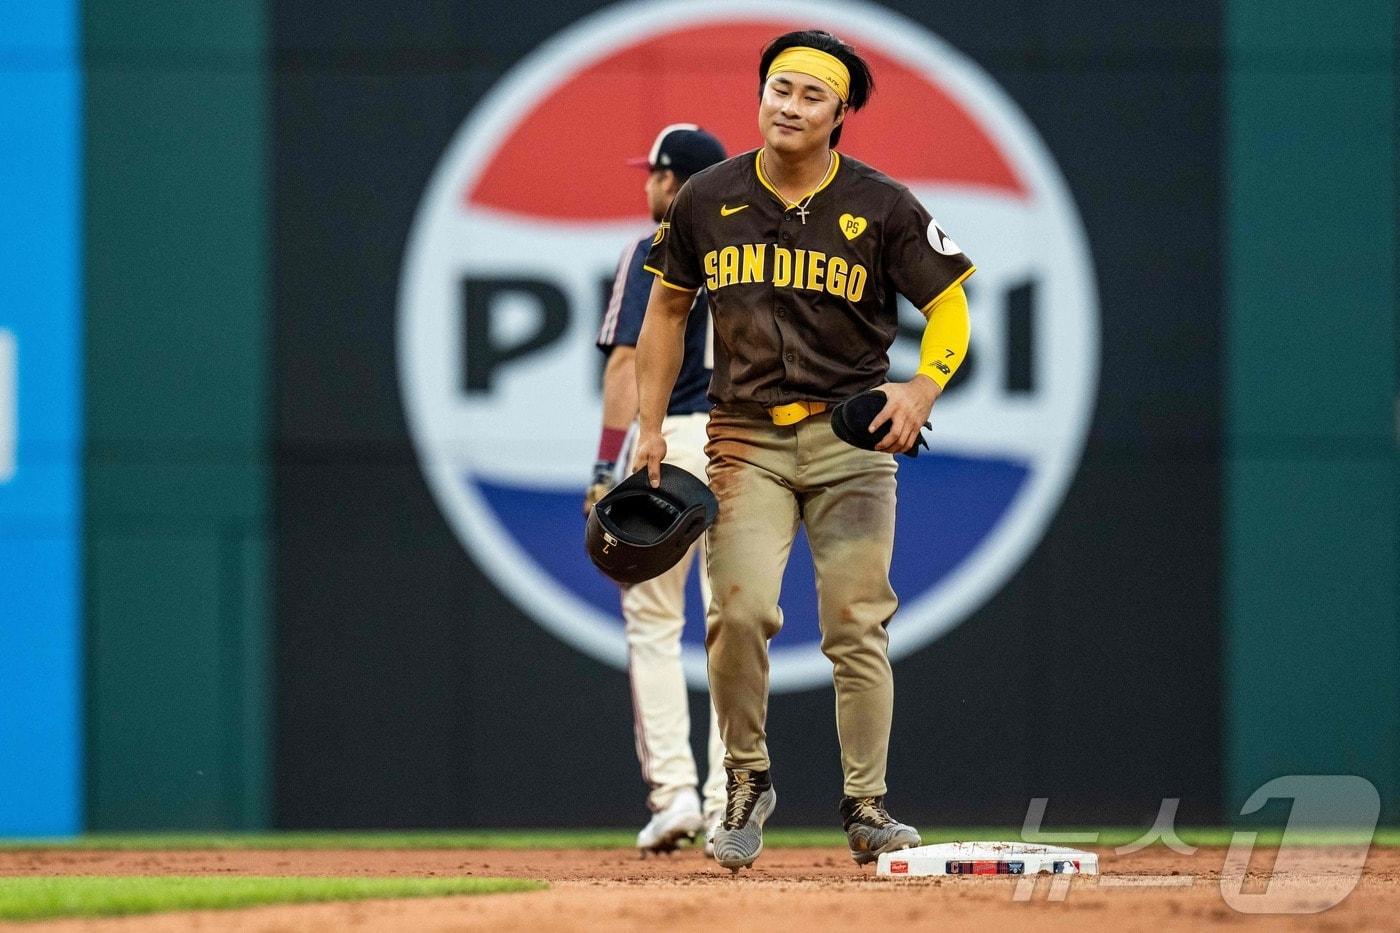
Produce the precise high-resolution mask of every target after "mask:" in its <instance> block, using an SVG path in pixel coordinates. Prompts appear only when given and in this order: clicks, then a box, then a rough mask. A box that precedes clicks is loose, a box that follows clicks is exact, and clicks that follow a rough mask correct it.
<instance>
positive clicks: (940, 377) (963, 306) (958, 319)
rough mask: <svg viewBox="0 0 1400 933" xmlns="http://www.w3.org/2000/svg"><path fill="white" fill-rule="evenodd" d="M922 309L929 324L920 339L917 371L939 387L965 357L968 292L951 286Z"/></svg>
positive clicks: (969, 329)
mask: <svg viewBox="0 0 1400 933" xmlns="http://www.w3.org/2000/svg"><path fill="white" fill-rule="evenodd" d="M923 310H924V316H925V317H927V318H928V324H927V325H926V326H925V327H924V336H923V339H922V340H920V341H919V369H918V372H920V373H923V374H924V375H925V376H928V377H929V378H930V379H932V380H933V381H934V382H936V383H938V387H939V388H940V389H941V388H943V387H945V386H946V385H948V380H949V379H952V378H953V373H955V372H957V371H958V367H959V366H961V365H962V361H963V358H964V357H966V356H967V342H968V340H969V339H970V338H971V336H972V319H971V318H970V317H969V316H968V313H967V293H966V292H964V291H963V287H962V285H954V286H952V287H951V288H949V289H948V290H947V291H945V292H944V293H943V294H941V295H939V296H938V297H937V298H935V299H934V300H933V301H931V302H929V304H928V306H927V307H925V308H924V309H923Z"/></svg>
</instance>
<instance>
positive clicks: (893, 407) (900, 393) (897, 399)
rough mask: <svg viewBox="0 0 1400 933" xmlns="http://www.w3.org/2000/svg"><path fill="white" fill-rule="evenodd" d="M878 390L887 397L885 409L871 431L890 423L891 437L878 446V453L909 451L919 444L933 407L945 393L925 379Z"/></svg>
mask: <svg viewBox="0 0 1400 933" xmlns="http://www.w3.org/2000/svg"><path fill="white" fill-rule="evenodd" d="M878 388H879V390H880V391H881V392H883V393H885V398H886V402H885V407H884V408H882V409H880V413H879V414H878V415H876V416H875V420H874V421H872V422H870V427H869V429H868V430H869V431H870V432H871V433H874V432H875V431H876V430H878V429H879V427H880V425H882V424H884V423H885V422H886V421H888V422H889V423H890V433H888V434H886V435H885V437H884V439H883V440H881V441H880V443H879V444H877V445H875V449H876V450H881V451H884V452H885V453H899V452H900V451H904V450H908V449H909V448H910V447H913V446H914V444H915V442H916V441H918V439H919V430H920V429H921V428H922V427H923V426H924V422H926V421H928V414H929V412H930V411H932V410H933V403H934V402H935V401H937V400H938V396H939V395H940V394H941V393H942V391H943V390H942V389H940V388H939V387H938V383H936V382H934V381H933V380H932V379H930V378H929V377H927V376H924V375H918V376H915V377H914V378H913V379H910V380H909V381H908V382H887V383H885V384H884V385H882V386H879V387H878Z"/></svg>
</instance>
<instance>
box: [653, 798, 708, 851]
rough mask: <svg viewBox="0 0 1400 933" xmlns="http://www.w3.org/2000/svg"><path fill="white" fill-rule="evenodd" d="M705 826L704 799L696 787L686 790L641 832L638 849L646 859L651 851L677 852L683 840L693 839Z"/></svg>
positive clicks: (673, 799)
mask: <svg viewBox="0 0 1400 933" xmlns="http://www.w3.org/2000/svg"><path fill="white" fill-rule="evenodd" d="M704 825H705V819H704V817H702V816H701V815H700V798H699V797H698V796H697V795H696V793H695V791H693V790H689V789H687V790H683V791H681V792H680V793H679V794H676V796H675V797H674V798H672V800H671V802H670V803H669V804H667V805H666V809H664V810H662V811H660V812H659V813H657V814H656V815H655V816H653V817H652V818H651V822H650V823H647V825H646V826H644V827H642V831H641V832H639V833H637V850H638V851H639V852H640V853H641V854H642V858H646V856H647V853H648V852H650V853H652V854H659V853H662V852H674V851H676V847H677V846H679V845H680V844H681V842H683V841H684V842H690V841H692V840H693V839H694V838H695V834H696V833H698V832H699V831H700V830H701V828H702V827H704Z"/></svg>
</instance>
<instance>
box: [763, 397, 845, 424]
mask: <svg viewBox="0 0 1400 933" xmlns="http://www.w3.org/2000/svg"><path fill="white" fill-rule="evenodd" d="M830 407H831V406H830V405H829V404H827V403H826V402H789V403H788V404H786V405H774V406H773V407H772V408H770V409H768V417H770V418H772V419H773V423H774V424H776V425H780V426H785V425H789V424H797V422H799V421H801V420H802V419H804V418H808V417H810V416H812V415H820V414H821V413H822V412H824V411H826V410H827V409H828V408H830Z"/></svg>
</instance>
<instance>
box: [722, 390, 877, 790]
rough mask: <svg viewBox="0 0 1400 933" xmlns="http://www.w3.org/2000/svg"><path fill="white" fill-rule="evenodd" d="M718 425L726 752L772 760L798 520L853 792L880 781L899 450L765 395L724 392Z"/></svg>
mask: <svg viewBox="0 0 1400 933" xmlns="http://www.w3.org/2000/svg"><path fill="white" fill-rule="evenodd" d="M708 434H709V443H708V444H707V445H706V447H705V452H706V454H707V455H708V456H709V470H708V472H709V478H710V488H711V489H712V490H714V493H715V496H716V497H717V498H718V499H719V504H720V505H719V519H718V520H717V521H716V522H715V524H714V526H713V527H711V529H710V531H709V571H710V589H711V597H710V610H709V614H708V616H707V619H706V645H707V648H708V654H709V670H710V694H711V696H712V697H713V699H714V703H715V710H716V712H717V714H718V716H719V726H720V733H721V735H722V736H723V738H724V745H725V750H726V755H725V765H726V766H727V767H731V768H753V769H758V770H764V769H766V768H768V766H769V759H768V747H767V734H766V731H765V720H766V718H767V714H768V641H769V639H771V638H772V637H773V636H774V635H776V634H777V633H778V631H779V629H781V628H782V624H783V614H782V610H781V609H780V608H779V607H778V596H779V592H780V589H781V587H782V579H783V571H784V569H785V568H786V566H787V560H788V554H789V552H790V550H791V548H792V541H793V538H794V537H795V536H796V534H797V528H798V524H799V522H800V523H802V524H803V525H805V526H806V530H807V539H808V542H809V543H810V544H811V548H812V559H813V563H814V564H815V568H816V577H817V579H816V584H817V601H818V614H819V619H818V621H819V622H820V625H821V633H822V640H821V647H822V651H823V653H824V654H825V655H826V656H827V658H828V659H830V661H831V664H832V677H833V682H834V685H835V688H836V726H837V732H838V734H839V736H840V740H841V765H842V770H843V773H844V776H845V784H844V786H845V793H846V794H847V795H849V796H856V797H860V796H879V795H882V794H884V793H885V790H886V787H885V762H886V758H887V756H888V750H889V736H890V721H891V714H892V711H893V705H894V677H893V674H892V673H891V670H890V663H889V658H888V655H887V650H888V646H889V637H888V635H887V633H886V630H885V626H886V625H887V623H888V622H889V620H890V618H891V617H892V616H893V615H894V612H895V609H896V608H897V607H898V605H899V600H898V599H897V597H896V596H895V593H894V590H893V589H892V588H891V586H890V580H889V571H890V559H891V557H892V555H893V551H894V507H895V471H896V467H895V463H894V458H893V457H892V456H891V455H890V454H885V453H877V452H875V451H869V450H860V449H858V448H855V447H852V446H850V445H849V444H846V443H845V442H844V441H842V440H841V439H839V438H838V437H837V436H836V435H835V434H834V433H833V432H832V430H831V415H830V414H829V413H826V414H821V415H814V416H811V417H809V418H807V419H805V420H803V421H800V422H798V423H797V424H795V425H788V426H778V425H774V424H773V422H772V420H771V419H770V418H769V416H768V414H767V412H765V411H764V410H763V409H762V408H760V407H758V406H740V405H728V406H721V407H717V408H716V409H715V410H714V411H713V412H711V414H710V422H709V428H708Z"/></svg>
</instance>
